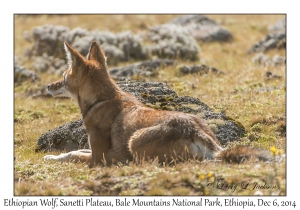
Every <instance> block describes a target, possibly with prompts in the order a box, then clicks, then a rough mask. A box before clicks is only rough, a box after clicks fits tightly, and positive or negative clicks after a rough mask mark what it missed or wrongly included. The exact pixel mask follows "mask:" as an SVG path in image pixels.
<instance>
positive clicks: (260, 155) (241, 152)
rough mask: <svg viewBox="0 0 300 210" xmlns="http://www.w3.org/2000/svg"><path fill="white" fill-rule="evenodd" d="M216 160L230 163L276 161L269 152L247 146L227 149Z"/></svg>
mask: <svg viewBox="0 0 300 210" xmlns="http://www.w3.org/2000/svg"><path fill="white" fill-rule="evenodd" d="M216 158H217V159H220V160H222V161H224V162H228V163H242V162H244V161H246V160H260V161H271V160H273V159H274V158H273V156H272V155H271V153H270V152H269V151H267V150H262V149H258V148H250V147H246V146H237V147H234V148H230V149H225V150H223V151H221V152H219V153H218V154H217V156H216Z"/></svg>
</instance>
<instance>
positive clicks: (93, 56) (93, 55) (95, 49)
mask: <svg viewBox="0 0 300 210" xmlns="http://www.w3.org/2000/svg"><path fill="white" fill-rule="evenodd" d="M87 58H88V60H95V61H98V62H99V63H100V64H101V65H103V66H106V57H105V54H104V52H103V50H102V49H101V47H100V45H99V44H98V43H97V42H96V41H93V42H92V44H91V47H90V50H89V54H88V56H87Z"/></svg>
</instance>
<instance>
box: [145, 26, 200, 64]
mask: <svg viewBox="0 0 300 210" xmlns="http://www.w3.org/2000/svg"><path fill="white" fill-rule="evenodd" d="M146 39H148V40H149V41H150V42H152V44H149V45H147V46H146V47H145V48H146V51H147V52H148V54H150V55H152V56H153V55H156V56H158V57H159V58H168V59H184V60H191V61H195V60H197V59H199V53H200V48H199V46H198V44H197V42H196V40H195V39H194V37H193V36H192V35H190V33H189V32H188V31H187V30H186V29H185V28H184V27H180V26H176V25H173V24H165V25H159V26H152V27H150V28H149V32H148V33H147V34H146Z"/></svg>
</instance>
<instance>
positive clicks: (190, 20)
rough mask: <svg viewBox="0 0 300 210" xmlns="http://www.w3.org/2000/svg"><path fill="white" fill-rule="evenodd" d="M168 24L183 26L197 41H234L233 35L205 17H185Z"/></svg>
mask: <svg viewBox="0 0 300 210" xmlns="http://www.w3.org/2000/svg"><path fill="white" fill-rule="evenodd" d="M167 24H174V25H176V26H182V27H184V28H185V29H187V31H188V32H189V33H190V34H191V35H192V36H193V37H194V38H195V39H196V40H199V41H202V42H214V41H217V42H228V41H232V40H233V35H232V34H231V33H230V32H229V31H228V30H226V29H225V28H223V27H222V26H220V25H219V24H218V23H216V22H215V21H214V20H212V19H210V18H208V17H206V16H204V15H183V16H180V17H178V18H175V19H174V20H172V21H170V22H169V23H167Z"/></svg>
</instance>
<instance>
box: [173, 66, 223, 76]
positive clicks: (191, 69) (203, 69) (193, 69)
mask: <svg viewBox="0 0 300 210" xmlns="http://www.w3.org/2000/svg"><path fill="white" fill-rule="evenodd" d="M179 71H180V72H181V73H183V74H195V73H196V74H200V75H203V74H207V73H209V72H213V73H215V74H225V73H224V72H223V71H221V70H219V69H217V68H215V67H211V66H207V65H204V64H200V65H192V66H185V65H182V66H180V67H179Z"/></svg>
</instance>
